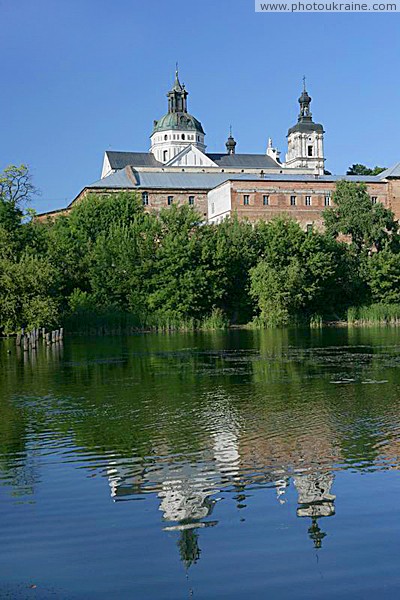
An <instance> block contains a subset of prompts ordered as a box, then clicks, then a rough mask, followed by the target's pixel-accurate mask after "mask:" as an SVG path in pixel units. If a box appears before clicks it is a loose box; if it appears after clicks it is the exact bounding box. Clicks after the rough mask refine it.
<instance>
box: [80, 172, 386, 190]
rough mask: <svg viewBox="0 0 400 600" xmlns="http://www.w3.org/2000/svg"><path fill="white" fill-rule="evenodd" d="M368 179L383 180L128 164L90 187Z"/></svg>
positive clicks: (368, 177) (194, 186)
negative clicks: (138, 168)
mask: <svg viewBox="0 0 400 600" xmlns="http://www.w3.org/2000/svg"><path fill="white" fill-rule="evenodd" d="M342 179H344V180H346V181H355V182H360V181H364V182H366V183H368V182H369V183H373V182H380V181H381V179H380V177H379V176H371V175H364V176H361V175H320V176H315V175H312V174H310V175H308V174H298V175H297V174H286V173H270V174H268V173H265V174H264V175H263V176H261V175H260V174H258V173H257V174H252V173H226V172H225V173H221V172H220V173H203V172H190V171H175V172H171V171H160V172H154V171H153V172H151V171H146V172H138V171H135V169H134V168H132V167H130V166H128V167H126V168H125V169H121V170H120V171H117V172H116V173H112V174H111V175H108V176H107V177H104V178H103V179H100V180H99V181H96V182H95V183H92V184H91V185H88V186H86V187H87V188H89V189H92V188H98V189H135V188H140V189H171V190H174V189H175V190H178V189H187V190H189V189H190V190H196V189H197V190H211V189H213V188H214V187H216V186H218V185H220V184H221V183H224V182H225V181H265V182H268V181H299V182H308V183H310V182H326V183H328V182H335V181H340V180H342Z"/></svg>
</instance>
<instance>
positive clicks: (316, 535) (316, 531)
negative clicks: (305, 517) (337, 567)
mask: <svg viewBox="0 0 400 600" xmlns="http://www.w3.org/2000/svg"><path fill="white" fill-rule="evenodd" d="M308 535H309V536H310V540H312V541H313V542H314V548H315V549H316V550H318V548H321V547H322V540H323V539H324V537H326V533H324V532H323V531H321V529H320V527H319V525H318V519H317V517H312V522H311V527H309V528H308Z"/></svg>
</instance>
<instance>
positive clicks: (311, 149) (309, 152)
mask: <svg viewBox="0 0 400 600" xmlns="http://www.w3.org/2000/svg"><path fill="white" fill-rule="evenodd" d="M307 154H308V156H312V155H313V147H312V146H308V148H307Z"/></svg>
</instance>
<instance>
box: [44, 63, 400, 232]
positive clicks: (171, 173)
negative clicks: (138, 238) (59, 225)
mask: <svg viewBox="0 0 400 600" xmlns="http://www.w3.org/2000/svg"><path fill="white" fill-rule="evenodd" d="M167 99H168V106H167V108H168V110H167V113H166V114H165V115H164V116H162V117H161V118H160V119H158V120H155V121H154V124H153V130H152V132H151V135H150V148H149V151H148V152H117V151H114V150H113V151H111V150H108V151H106V152H105V154H104V159H103V165H102V170H101V178H100V179H99V180H98V181H96V182H94V183H92V184H89V185H87V186H85V188H84V189H83V190H82V191H81V192H80V193H79V194H78V195H77V197H76V198H75V199H74V200H73V201H72V202H71V203H70V204H69V206H67V207H66V208H64V209H60V210H58V211H53V212H49V213H43V214H42V215H39V218H42V219H43V218H47V217H54V216H56V215H57V214H62V213H67V212H68V211H69V210H70V209H71V208H72V206H73V205H74V204H75V203H76V202H80V201H82V200H83V199H84V198H85V197H86V196H87V195H88V194H90V193H93V192H96V193H112V192H116V191H122V190H124V191H133V190H135V191H137V193H138V194H139V195H140V198H141V200H142V202H143V205H144V206H145V209H146V210H149V211H159V210H160V209H162V208H164V207H168V206H171V205H172V204H177V205H182V204H188V205H190V206H193V207H195V208H196V209H197V211H198V212H199V213H200V214H201V216H202V217H203V219H204V221H209V222H211V223H218V222H220V221H221V220H223V219H225V218H227V217H229V216H231V215H232V214H234V213H235V214H237V215H238V217H239V218H244V219H248V220H250V221H256V220H259V219H263V220H269V219H271V218H272V217H274V216H276V215H277V214H282V213H285V214H289V215H291V216H292V217H294V218H295V219H297V220H298V221H299V222H300V223H301V225H302V226H303V227H304V228H307V227H311V226H317V227H319V226H321V225H322V211H323V210H324V208H325V207H326V206H329V205H330V204H331V202H332V200H331V198H332V194H333V191H334V189H335V185H336V182H337V181H338V180H340V179H347V180H353V181H364V182H365V183H366V184H367V187H368V191H369V193H370V195H371V201H372V202H382V203H383V204H384V205H385V206H387V207H388V208H392V210H393V211H394V212H395V214H396V215H398V217H399V218H400V163H399V164H398V165H396V166H395V167H393V168H392V169H388V170H387V171H384V172H383V173H381V174H380V175H378V176H374V177H372V176H371V177H367V176H340V175H336V176H334V175H331V174H329V173H328V172H327V171H325V156H324V133H325V132H324V128H323V126H322V125H321V124H319V123H315V122H314V121H313V117H312V113H311V97H310V96H309V94H308V92H307V89H306V84H305V79H304V80H303V90H302V92H301V95H300V97H299V99H298V102H299V114H298V118H297V122H296V123H295V124H294V125H293V126H292V127H290V128H289V130H288V134H287V152H286V157H285V161H281V159H280V152H279V151H278V150H277V149H276V148H274V147H273V144H272V140H271V139H269V140H268V144H267V148H266V151H265V153H264V154H240V153H238V152H236V146H237V143H236V140H235V139H234V137H233V135H232V130H231V131H230V133H229V137H228V139H227V141H226V143H225V151H224V152H221V153H209V152H207V145H206V134H205V132H204V129H203V125H202V124H201V122H200V121H199V120H198V119H197V118H196V117H194V116H193V115H191V114H190V113H189V112H188V91H187V90H186V88H185V85H184V84H182V83H181V82H180V79H179V74H178V69H177V70H176V72H175V80H174V83H173V86H172V88H171V89H170V91H169V92H168V93H167ZM396 182H397V183H396Z"/></svg>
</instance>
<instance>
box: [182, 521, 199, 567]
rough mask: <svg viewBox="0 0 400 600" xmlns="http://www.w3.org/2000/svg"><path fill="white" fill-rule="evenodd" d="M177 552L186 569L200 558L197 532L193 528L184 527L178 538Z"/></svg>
mask: <svg viewBox="0 0 400 600" xmlns="http://www.w3.org/2000/svg"><path fill="white" fill-rule="evenodd" d="M178 548H179V554H180V557H181V560H182V562H183V564H184V565H185V567H186V569H188V568H189V567H190V566H191V565H194V564H195V563H197V561H198V560H199V558H200V552H201V551H200V548H199V534H198V533H197V531H196V530H195V529H184V530H183V531H181V535H180V538H179V540H178Z"/></svg>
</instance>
